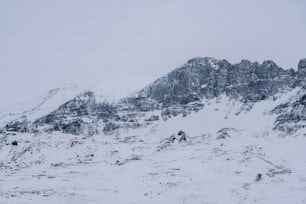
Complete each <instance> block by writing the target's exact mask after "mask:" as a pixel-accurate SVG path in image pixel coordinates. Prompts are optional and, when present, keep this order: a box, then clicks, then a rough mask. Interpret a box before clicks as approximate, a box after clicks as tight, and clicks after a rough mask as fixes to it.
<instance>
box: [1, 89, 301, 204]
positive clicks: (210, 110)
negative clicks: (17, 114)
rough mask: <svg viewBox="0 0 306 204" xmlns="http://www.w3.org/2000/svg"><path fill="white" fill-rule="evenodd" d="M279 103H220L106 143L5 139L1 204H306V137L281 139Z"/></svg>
mask: <svg viewBox="0 0 306 204" xmlns="http://www.w3.org/2000/svg"><path fill="white" fill-rule="evenodd" d="M287 96H290V95H288V94H287V95H286V97H287ZM282 100H286V98H284V99H281V98H280V99H279V100H277V102H274V101H273V100H267V101H262V102H259V103H256V104H255V105H254V106H253V107H252V109H251V110H248V111H245V107H243V105H242V104H239V103H238V102H236V101H232V100H228V99H226V98H222V97H221V98H218V99H214V100H211V101H207V102H206V104H205V107H204V108H203V109H202V110H201V111H200V112H198V113H192V114H190V115H188V116H187V117H182V116H177V117H173V118H170V119H168V120H167V121H159V122H156V123H154V124H152V125H150V126H147V127H142V128H138V129H134V130H120V132H117V133H115V134H114V135H109V136H107V135H95V136H74V135H69V134H63V133H56V132H55V133H50V134H47V133H41V134H16V135H1V143H0V203H5V204H19V203H20V204H21V203H46V204H47V203H59V204H61V203H63V204H66V203H73V204H81V203H93V204H95V203H116V204H121V203H122V204H143V203H148V204H149V203H152V204H153V203H154V204H156V203H160V204H161V203H165V204H172V203H173V204H179V203H190V204H228V203H248V204H249V203H267V204H268V203H269V204H270V203H278V204H281V203H286V204H287V203H296V204H298V203H306V158H305V156H304V155H306V148H305V145H306V137H305V133H306V131H305V129H302V130H300V131H299V132H297V133H296V134H294V135H291V136H288V137H280V136H279V135H277V134H276V133H275V132H273V131H272V129H273V128H272V126H273V121H274V119H275V116H273V115H271V114H268V112H269V111H271V108H273V107H275V105H277V104H275V103H280V101H282ZM237 112H239V113H240V112H241V114H238V115H237ZM179 131H183V132H184V134H186V140H185V139H184V138H182V134H178V133H179ZM13 141H17V142H18V145H12V142H13Z"/></svg>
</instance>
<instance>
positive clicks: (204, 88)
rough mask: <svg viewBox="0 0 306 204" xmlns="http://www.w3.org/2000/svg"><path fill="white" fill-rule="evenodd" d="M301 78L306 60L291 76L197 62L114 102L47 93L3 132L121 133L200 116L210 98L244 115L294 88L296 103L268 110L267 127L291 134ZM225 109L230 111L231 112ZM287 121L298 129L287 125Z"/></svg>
mask: <svg viewBox="0 0 306 204" xmlns="http://www.w3.org/2000/svg"><path fill="white" fill-rule="evenodd" d="M305 73H306V59H302V60H300V62H299V64H298V69H297V71H295V70H293V69H290V70H284V69H282V68H281V67H279V66H277V65H276V64H275V63H274V62H273V61H270V60H268V61H264V62H263V63H262V64H260V63H258V62H250V61H248V60H242V61H241V62H240V63H238V64H231V63H229V62H228V61H226V60H217V59H214V58H211V57H204V58H201V57H197V58H193V59H191V60H189V61H188V62H187V63H186V64H184V65H183V66H181V67H179V68H177V69H174V70H173V71H172V72H170V73H169V74H167V75H165V76H163V77H161V78H159V79H157V80H156V81H155V82H153V83H151V84H150V85H148V86H147V87H145V88H143V89H141V90H140V91H139V92H136V93H134V94H132V95H130V96H128V97H126V98H123V99H121V100H119V102H116V103H109V102H107V100H104V101H103V100H98V99H97V96H96V94H95V93H93V92H90V91H89V92H82V93H79V94H78V95H77V96H75V97H71V95H69V94H68V95H67V94H65V91H63V90H61V91H60V90H58V89H55V90H52V91H51V92H50V93H48V94H47V96H45V97H43V100H42V101H41V102H39V103H38V105H36V106H34V107H33V108H32V109H29V110H27V111H25V112H23V113H22V114H21V116H20V117H18V118H16V119H15V120H13V121H11V122H9V123H6V125H5V127H4V130H6V131H17V132H41V131H42V132H44V131H61V132H65V133H71V134H77V135H78V134H85V135H86V134H89V135H92V134H100V133H104V134H114V133H115V132H116V131H118V130H120V129H122V128H123V129H126V130H128V129H130V128H139V127H143V126H147V125H151V124H153V123H155V122H156V121H158V120H161V119H163V120H167V119H169V118H171V117H175V116H178V115H182V116H184V117H186V116H188V115H189V114H191V113H192V112H199V111H201V110H202V109H203V108H204V107H205V106H207V104H206V102H207V101H209V100H211V99H218V100H221V99H222V98H226V99H227V100H231V101H233V102H236V103H239V104H241V108H242V109H243V110H241V111H246V112H249V111H250V110H252V108H253V107H254V106H255V105H256V104H257V103H259V102H262V101H271V100H276V101H278V100H279V99H278V98H277V96H278V95H279V96H280V95H282V97H283V96H285V95H286V94H288V93H292V91H293V90H297V89H299V90H300V91H299V92H296V94H297V95H296V101H294V100H295V99H290V100H291V101H289V102H286V103H287V104H278V103H275V104H276V105H277V106H278V107H272V108H271V110H270V111H272V112H271V113H272V114H275V116H277V118H275V126H274V127H271V128H273V130H275V131H283V132H286V133H288V134H289V133H290V134H291V133H295V132H296V131H298V129H300V128H303V127H304V123H305V121H306V119H305V117H304V112H305V110H304V109H305V104H304V102H303V101H304V99H303V93H304V92H305V84H306V83H305V76H306V75H305ZM69 91H70V90H69ZM59 93H64V94H63V95H60V94H59ZM75 95H76V94H75ZM54 96H57V97H54ZM67 96H69V97H67ZM56 98H58V99H60V100H57V101H56V100H55V99H56ZM64 99H65V101H64ZM68 99H69V100H68ZM292 100H293V101H292ZM53 101H56V103H54V102H53ZM297 104H298V105H297ZM285 107H286V108H285ZM228 109H229V110H228V111H230V107H228ZM211 114H214V113H211ZM239 114H240V112H237V113H236V115H239ZM261 114H265V113H261ZM207 117H210V116H207ZM215 122H218V123H220V121H215ZM250 122H251V121H250ZM292 122H294V123H298V124H300V125H290V124H292ZM222 125H223V124H221V126H222ZM289 126H290V127H289Z"/></svg>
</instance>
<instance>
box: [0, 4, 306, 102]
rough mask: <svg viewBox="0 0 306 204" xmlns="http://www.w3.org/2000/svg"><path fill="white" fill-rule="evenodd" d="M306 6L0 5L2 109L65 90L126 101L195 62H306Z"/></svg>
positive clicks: (283, 65)
mask: <svg viewBox="0 0 306 204" xmlns="http://www.w3.org/2000/svg"><path fill="white" fill-rule="evenodd" d="M305 11H306V1H305V0H151V1H148V0H0V92H1V100H0V107H1V106H2V107H5V106H7V105H8V104H12V102H14V103H15V102H18V101H22V100H28V99H30V98H31V97H34V96H38V95H40V94H42V93H44V92H45V91H47V90H49V89H51V88H54V87H59V86H63V85H64V84H67V83H73V84H78V85H80V86H81V87H99V88H102V89H104V90H105V92H107V94H109V93H110V92H115V91H113V90H117V91H118V93H121V94H127V93H129V92H131V91H134V90H137V89H139V88H142V87H143V86H144V85H146V84H148V83H150V82H151V81H153V80H155V79H156V78H157V77H159V76H161V75H163V74H165V73H167V72H169V71H170V70H172V69H173V68H175V67H178V66H180V65H181V64H183V63H185V62H186V61H187V60H188V59H190V58H192V57H195V56H211V57H215V58H217V59H227V60H229V61H230V62H233V63H236V62H239V61H240V60H241V59H242V58H247V59H250V60H252V61H255V60H256V61H259V62H262V61H263V60H264V59H272V60H274V61H275V62H276V63H278V64H279V65H280V66H282V67H284V68H290V67H294V68H295V67H296V66H297V62H298V60H299V59H300V58H302V57H306V12H305Z"/></svg>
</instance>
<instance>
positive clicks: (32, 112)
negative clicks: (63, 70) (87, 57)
mask: <svg viewBox="0 0 306 204" xmlns="http://www.w3.org/2000/svg"><path fill="white" fill-rule="evenodd" d="M80 92H81V91H80V89H79V88H78V87H77V86H75V85H66V86H64V87H61V88H55V89H52V90H50V91H49V92H48V93H46V94H44V95H43V96H41V97H40V98H39V99H37V100H33V101H31V102H27V103H25V104H24V105H22V106H21V107H16V108H15V111H13V112H9V113H7V111H3V112H2V113H1V114H0V126H1V127H2V126H4V125H6V124H7V123H9V122H11V121H13V120H16V119H18V118H20V117H22V116H26V117H27V119H28V120H29V121H31V122H33V121H35V120H36V119H38V118H40V117H42V116H44V115H46V114H48V113H50V112H52V111H53V110H56V109H57V108H58V107H59V106H60V105H62V104H63V103H65V102H66V101H68V100H70V99H72V98H73V97H75V96H76V95H77V94H79V93H80Z"/></svg>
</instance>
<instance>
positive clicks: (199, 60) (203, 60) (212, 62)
mask: <svg viewBox="0 0 306 204" xmlns="http://www.w3.org/2000/svg"><path fill="white" fill-rule="evenodd" d="M218 62H219V60H217V59H215V58H213V57H195V58H192V59H190V60H188V61H187V64H189V65H192V66H196V65H202V66H203V65H206V66H210V67H213V68H218Z"/></svg>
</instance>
